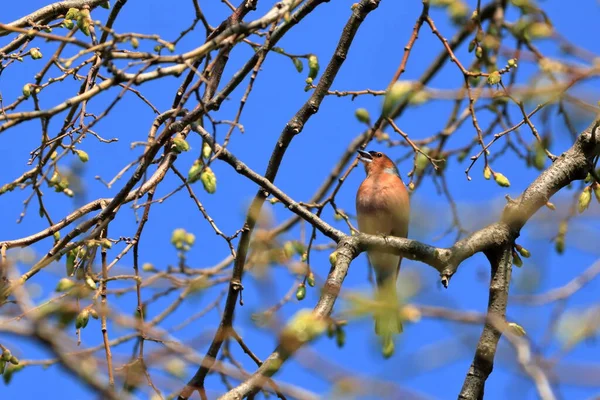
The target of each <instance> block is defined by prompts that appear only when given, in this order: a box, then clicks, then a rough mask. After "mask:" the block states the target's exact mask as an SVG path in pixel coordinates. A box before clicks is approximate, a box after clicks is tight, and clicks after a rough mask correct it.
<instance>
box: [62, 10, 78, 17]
mask: <svg viewBox="0 0 600 400" xmlns="http://www.w3.org/2000/svg"><path fill="white" fill-rule="evenodd" d="M77 18H79V10H78V9H76V8H69V11H67V14H66V15H65V19H77Z"/></svg>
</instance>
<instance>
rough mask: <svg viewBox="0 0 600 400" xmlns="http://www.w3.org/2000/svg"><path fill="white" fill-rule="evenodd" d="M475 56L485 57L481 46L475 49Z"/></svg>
mask: <svg viewBox="0 0 600 400" xmlns="http://www.w3.org/2000/svg"><path fill="white" fill-rule="evenodd" d="M475 57H477V58H481V57H483V49H482V48H481V46H477V49H475Z"/></svg>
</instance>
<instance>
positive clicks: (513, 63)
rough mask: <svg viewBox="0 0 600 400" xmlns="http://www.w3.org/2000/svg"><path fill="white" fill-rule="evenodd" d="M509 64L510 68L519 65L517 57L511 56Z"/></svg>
mask: <svg viewBox="0 0 600 400" xmlns="http://www.w3.org/2000/svg"><path fill="white" fill-rule="evenodd" d="M508 66H509V67H510V68H516V67H517V59H516V58H511V59H510V60H508Z"/></svg>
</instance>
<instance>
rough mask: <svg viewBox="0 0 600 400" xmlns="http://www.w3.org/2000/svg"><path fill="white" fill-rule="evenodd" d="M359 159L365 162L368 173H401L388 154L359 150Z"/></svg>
mask: <svg viewBox="0 0 600 400" xmlns="http://www.w3.org/2000/svg"><path fill="white" fill-rule="evenodd" d="M358 159H359V160H360V161H362V162H363V163H364V165H365V171H367V175H371V174H375V173H389V174H395V175H400V174H399V173H398V168H397V167H396V164H394V162H393V161H392V160H391V159H390V158H389V157H388V156H386V155H385V154H383V153H381V152H379V151H364V150H358Z"/></svg>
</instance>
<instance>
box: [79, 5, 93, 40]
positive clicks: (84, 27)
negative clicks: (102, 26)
mask: <svg viewBox="0 0 600 400" xmlns="http://www.w3.org/2000/svg"><path fill="white" fill-rule="evenodd" d="M91 22H92V18H91V17H90V10H88V9H83V10H81V11H79V15H78V16H77V26H78V27H79V30H80V31H81V32H82V33H83V34H84V35H85V36H90V26H91Z"/></svg>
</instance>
